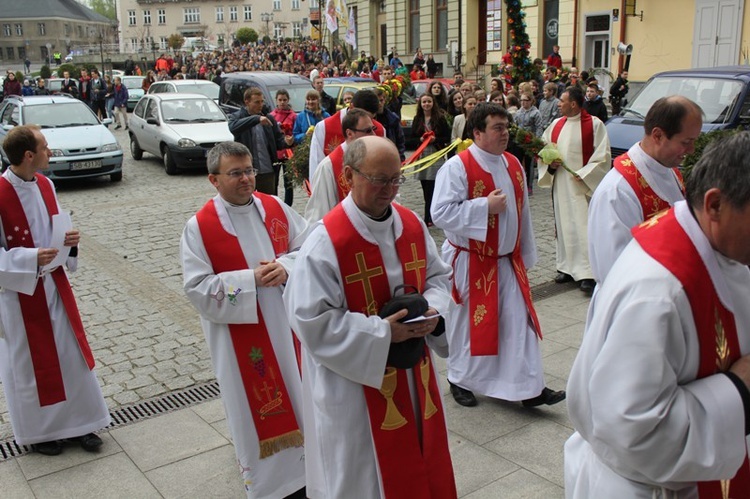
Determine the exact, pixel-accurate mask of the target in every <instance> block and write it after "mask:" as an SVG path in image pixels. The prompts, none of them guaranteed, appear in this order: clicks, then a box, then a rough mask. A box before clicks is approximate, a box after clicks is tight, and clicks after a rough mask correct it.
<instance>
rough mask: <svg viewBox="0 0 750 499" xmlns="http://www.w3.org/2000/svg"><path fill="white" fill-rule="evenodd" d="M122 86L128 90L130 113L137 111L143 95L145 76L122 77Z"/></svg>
mask: <svg viewBox="0 0 750 499" xmlns="http://www.w3.org/2000/svg"><path fill="white" fill-rule="evenodd" d="M121 79H122V84H123V85H125V88H127V89H128V112H130V111H132V110H133V109H135V105H136V104H138V101H139V100H141V97H143V94H145V93H146V92H144V91H143V76H122V77H121Z"/></svg>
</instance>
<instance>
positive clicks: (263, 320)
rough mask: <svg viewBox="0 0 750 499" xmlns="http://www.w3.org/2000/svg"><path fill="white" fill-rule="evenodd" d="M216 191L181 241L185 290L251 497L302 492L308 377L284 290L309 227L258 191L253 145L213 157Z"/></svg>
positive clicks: (229, 146) (225, 146) (230, 147)
mask: <svg viewBox="0 0 750 499" xmlns="http://www.w3.org/2000/svg"><path fill="white" fill-rule="evenodd" d="M207 164H208V171H209V174H208V180H209V181H210V182H211V184H213V186H214V187H215V188H216V190H217V191H218V193H217V195H216V196H214V197H213V198H212V199H211V200H209V201H208V202H207V203H206V204H205V205H204V206H203V208H201V209H200V211H198V213H197V214H196V215H195V216H194V217H192V218H191V219H190V220H189V221H188V223H187V225H186V226H185V230H184V232H183V234H182V239H181V240H180V256H181V259H182V268H183V277H184V290H185V293H186V294H187V297H188V299H189V300H190V303H192V304H193V306H194V307H195V308H196V309H197V310H198V312H199V313H200V316H201V326H202V327H203V331H204V333H205V335H206V341H207V342H208V349H209V352H210V354H211V361H212V363H213V367H214V370H215V371H216V378H217V379H218V380H219V386H220V387H221V394H222V399H223V401H224V410H225V411H226V416H227V422H228V424H229V431H230V433H231V435H232V441H233V442H234V448H235V452H236V454H237V462H238V463H239V466H240V469H241V472H242V479H243V481H244V484H245V490H246V492H247V497H248V498H251V499H252V498H277V497H278V498H281V497H286V496H290V495H292V494H294V496H292V497H299V498H300V499H301V498H304V497H305V492H304V486H305V459H304V450H303V447H302V444H303V440H302V431H301V429H302V382H301V379H300V366H299V365H298V363H297V356H296V354H295V346H294V343H293V338H294V334H293V333H292V330H291V329H290V328H289V323H288V322H287V317H286V312H285V310H284V302H283V300H282V295H281V293H282V289H283V285H284V283H286V280H287V277H288V275H289V272H291V270H292V265H293V263H294V261H295V257H296V253H297V249H298V248H299V247H300V245H301V244H302V241H303V240H304V238H305V236H306V234H307V223H306V222H305V220H304V219H303V218H302V217H301V216H300V215H298V214H297V212H295V211H294V210H292V209H291V208H290V207H288V206H287V205H285V204H284V203H283V202H282V201H281V200H280V199H278V198H277V197H275V196H270V195H265V194H261V193H258V192H255V169H254V168H253V160H252V158H251V156H250V150H249V149H248V148H247V147H245V146H244V145H243V144H240V143H237V142H222V143H219V144H217V145H216V146H215V147H214V148H213V149H211V151H210V152H209V154H208V158H207Z"/></svg>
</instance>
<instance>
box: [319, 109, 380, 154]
mask: <svg viewBox="0 0 750 499" xmlns="http://www.w3.org/2000/svg"><path fill="white" fill-rule="evenodd" d="M341 111H343V109H342V110H341ZM341 111H339V112H338V113H336V114H334V115H333V116H330V117H328V118H326V119H324V120H323V126H324V127H325V132H326V134H325V138H324V139H323V153H324V154H325V155H326V156H328V155H329V154H331V153H332V152H333V150H334V149H336V148H337V147H338V146H340V145H341V144H342V143H343V142H344V139H345V138H346V137H344V129H343V128H342V127H341V121H342V120H343V116H341ZM372 124H373V125H375V128H377V130H376V131H375V135H377V136H378V137H385V128H383V125H381V124H380V123H379V122H378V121H375V120H372Z"/></svg>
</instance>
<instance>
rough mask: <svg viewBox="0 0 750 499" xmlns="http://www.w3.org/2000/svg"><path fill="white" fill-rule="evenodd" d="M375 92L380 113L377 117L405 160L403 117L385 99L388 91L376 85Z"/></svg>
mask: <svg viewBox="0 0 750 499" xmlns="http://www.w3.org/2000/svg"><path fill="white" fill-rule="evenodd" d="M375 94H376V95H377V96H378V113H377V114H376V115H375V119H376V120H377V121H378V122H379V123H381V124H382V125H383V128H385V136H386V138H387V139H388V140H390V141H391V142H393V144H394V145H395V146H396V149H398V156H399V157H400V158H401V161H402V162H403V161H404V160H405V159H406V139H405V137H404V129H403V127H401V119H400V118H399V117H398V115H397V114H396V113H394V112H393V111H391V110H390V109H389V108H388V104H389V103H388V102H386V101H385V99H386V93H385V91H384V90H383V89H382V88H380V87H375Z"/></svg>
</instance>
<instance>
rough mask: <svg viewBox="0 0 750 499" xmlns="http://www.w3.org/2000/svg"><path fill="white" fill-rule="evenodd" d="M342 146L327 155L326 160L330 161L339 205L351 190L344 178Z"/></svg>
mask: <svg viewBox="0 0 750 499" xmlns="http://www.w3.org/2000/svg"><path fill="white" fill-rule="evenodd" d="M342 145H343V144H342ZM342 145H340V146H338V147H337V148H336V149H334V150H333V152H332V153H331V154H329V155H328V159H330V160H331V169H332V171H333V178H334V180H335V181H336V196H337V197H338V200H339V203H340V202H341V201H343V200H344V198H345V197H346V196H347V195H348V194H349V190H350V189H351V188H350V187H349V183H348V182H347V181H346V177H345V176H344V148H343V147H342Z"/></svg>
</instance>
